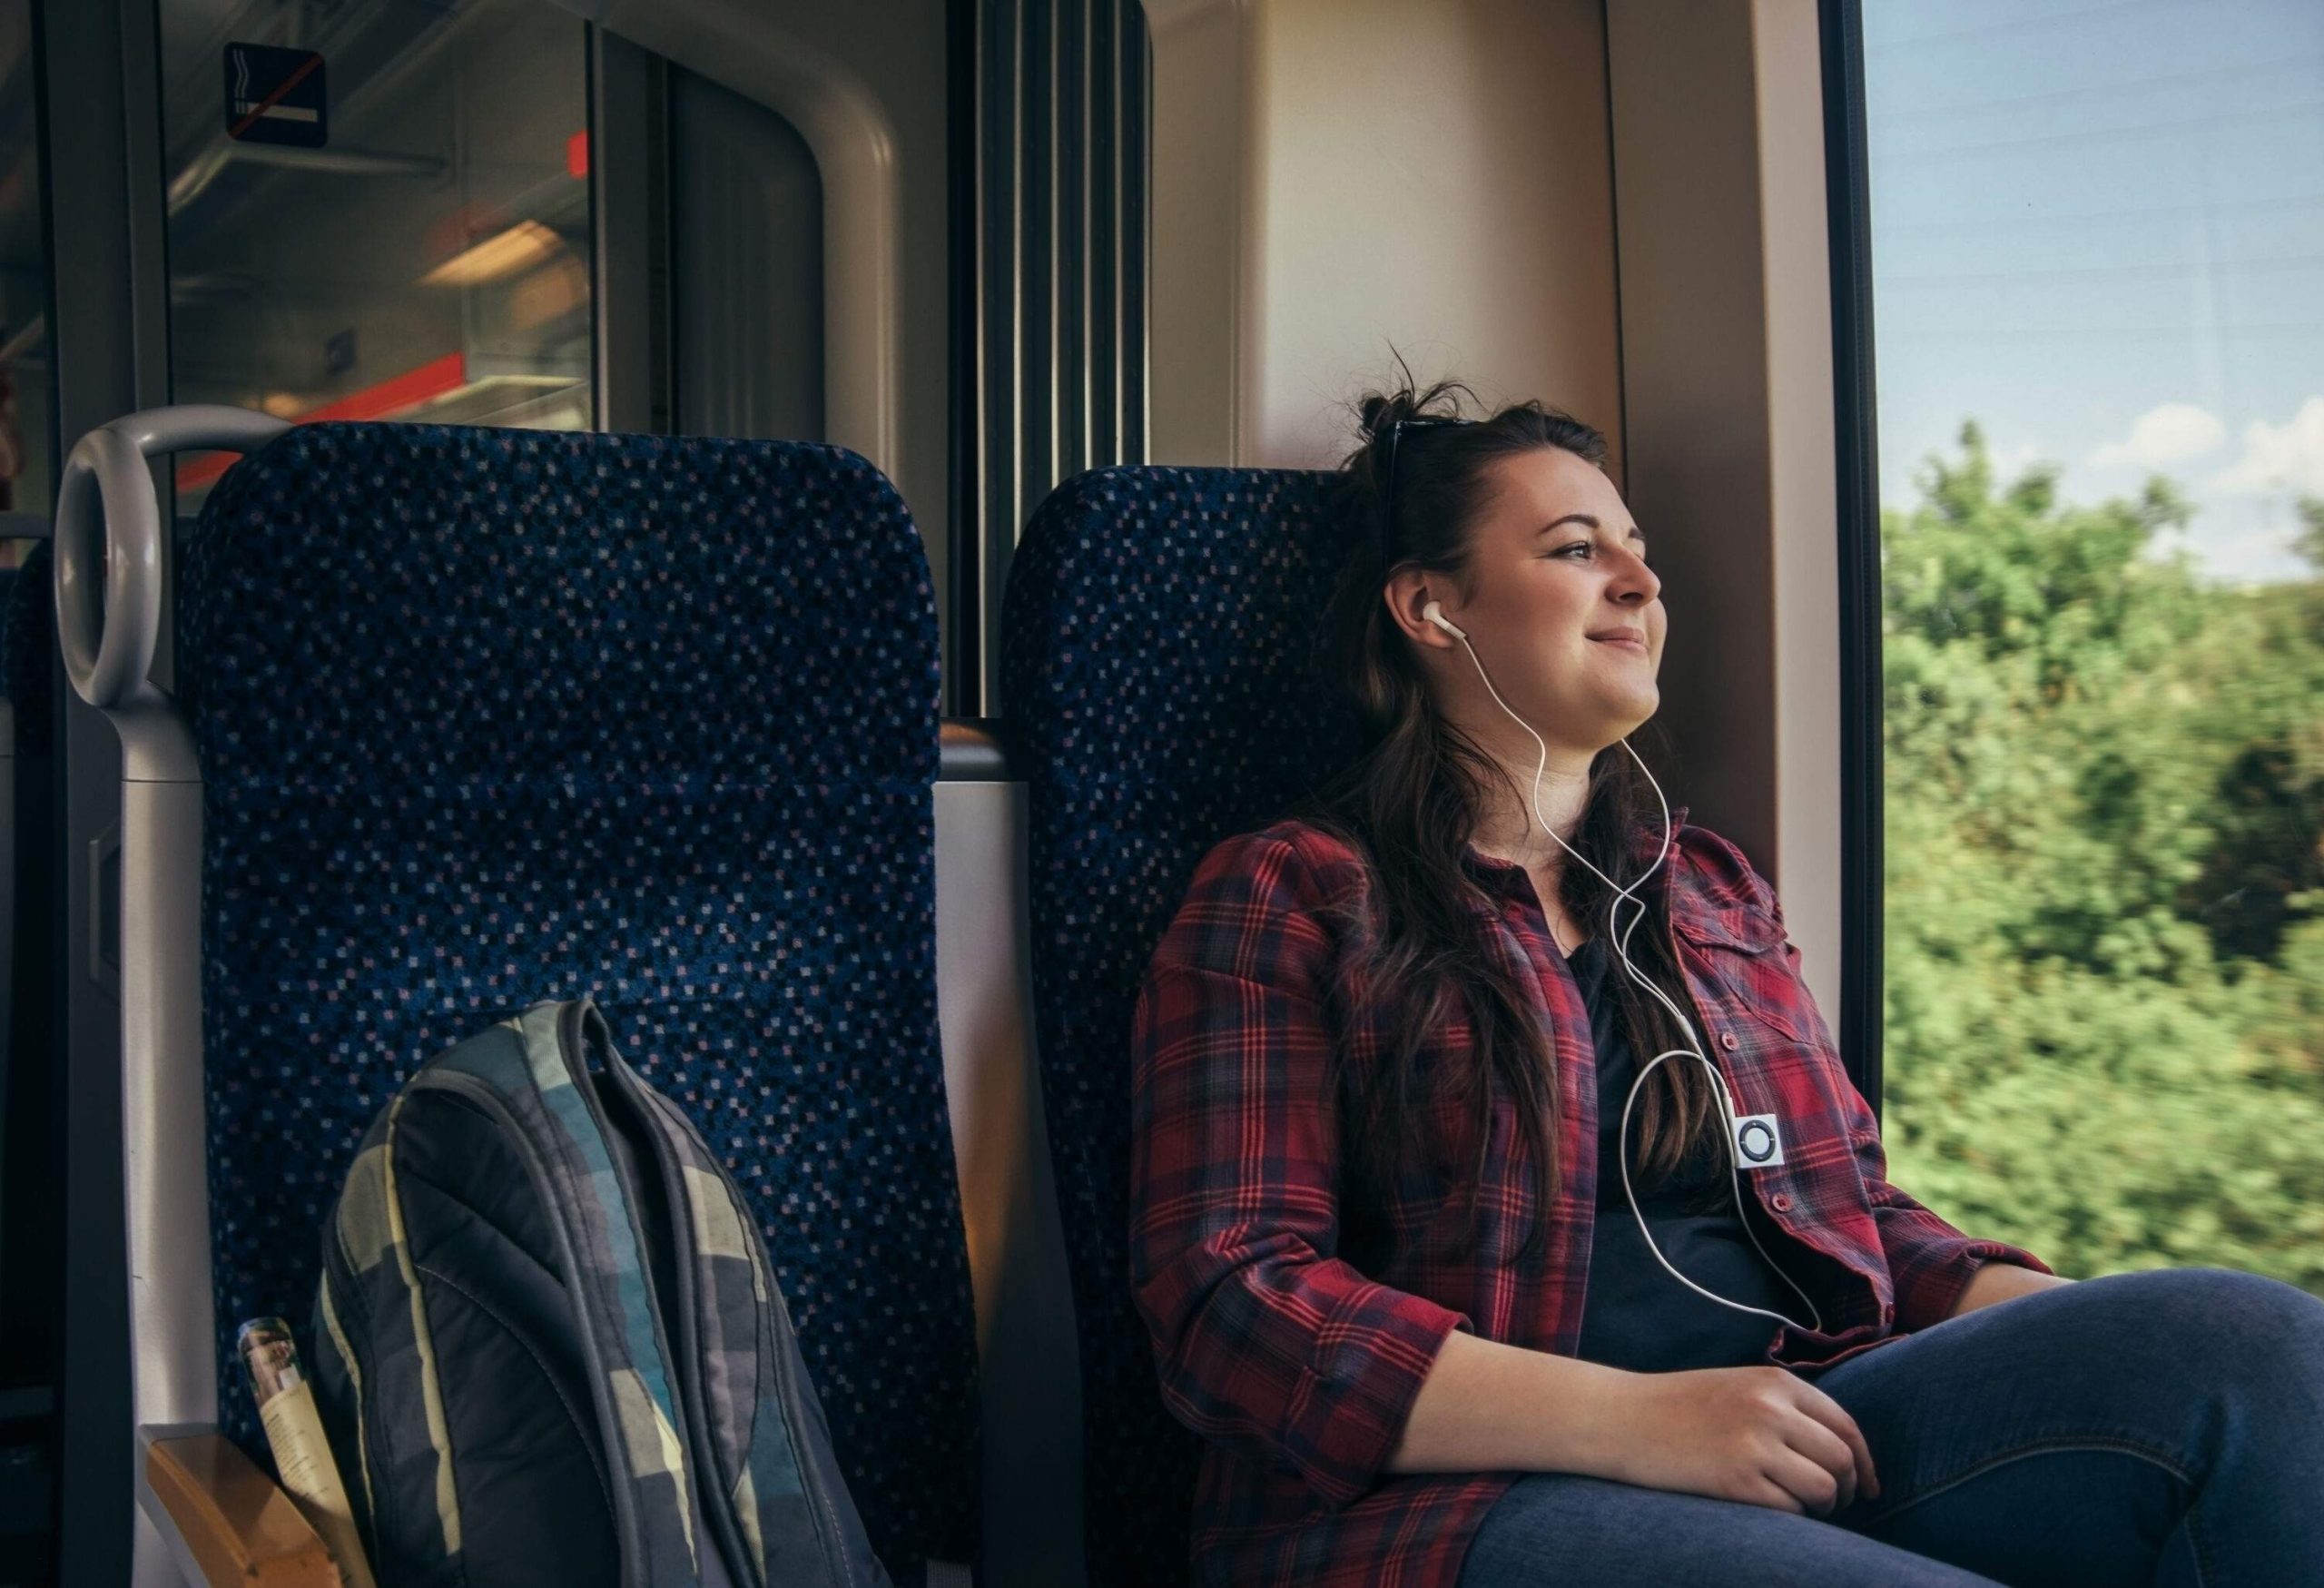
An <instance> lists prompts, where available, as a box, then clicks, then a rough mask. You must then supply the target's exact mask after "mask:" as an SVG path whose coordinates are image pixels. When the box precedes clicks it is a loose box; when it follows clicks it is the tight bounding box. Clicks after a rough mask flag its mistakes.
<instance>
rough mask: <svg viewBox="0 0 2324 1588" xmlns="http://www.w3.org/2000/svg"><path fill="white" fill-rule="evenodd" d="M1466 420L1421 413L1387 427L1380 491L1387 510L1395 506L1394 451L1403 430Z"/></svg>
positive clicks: (1447, 426)
mask: <svg viewBox="0 0 2324 1588" xmlns="http://www.w3.org/2000/svg"><path fill="white" fill-rule="evenodd" d="M1468 422H1469V421H1468V420H1467V419H1449V418H1446V417H1445V416H1443V415H1442V414H1422V415H1419V416H1418V417H1416V418H1413V419H1398V420H1397V421H1396V422H1395V423H1394V424H1393V425H1390V426H1389V427H1388V466H1387V468H1386V469H1385V470H1384V473H1385V474H1386V475H1387V484H1386V486H1385V488H1384V490H1383V491H1382V493H1381V499H1382V500H1384V501H1385V502H1386V503H1387V504H1388V508H1389V511H1391V512H1393V511H1394V510H1395V506H1396V452H1397V449H1398V447H1399V446H1400V445H1401V444H1402V442H1403V439H1404V431H1405V430H1406V429H1415V430H1443V429H1451V428H1452V427H1453V426H1454V425H1465V424H1467V423H1468Z"/></svg>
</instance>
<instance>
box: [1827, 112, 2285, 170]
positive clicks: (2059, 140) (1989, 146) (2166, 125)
mask: <svg viewBox="0 0 2324 1588" xmlns="http://www.w3.org/2000/svg"><path fill="white" fill-rule="evenodd" d="M2317 111H2324V99H2309V100H2302V101H2300V102H2299V104H2280V105H2271V106H2269V107H2267V108H2265V109H2254V110H2234V111H2222V112H2221V113H2219V114H2217V115H2209V116H2188V117H2184V118H2182V119H2181V120H2179V121H2175V122H2149V123H2143V124H2140V123H2133V124H2132V125H2130V126H2125V127H2093V128H2090V129H2088V130H2086V131H2083V132H2075V133H2026V134H2024V136H2021V137H2015V138H1993V139H1988V140H1987V141H1985V142H1984V143H1945V144H1940V145H1938V146H1937V147H1935V148H1931V149H1886V150H1884V149H1882V148H1880V147H1879V146H1878V145H1879V143H1880V137H1879V129H1878V126H1877V124H1876V123H1875V125H1874V127H1873V129H1872V142H1873V144H1874V147H1873V150H1872V164H1873V168H1874V169H1875V170H1877V169H1879V167H1880V166H1881V165H1882V164H1883V163H1894V162H1896V161H1899V160H1931V159H1938V158H1942V157H1943V156H1945V155H1948V154H1976V153H1985V152H1988V151H1991V150H1994V149H2029V148H2035V147H2039V146H2043V145H2050V146H2058V145H2063V144H2068V143H2093V142H2107V141H2113V142H2128V141H2130V140H2132V139H2135V138H2142V137H2152V136H2154V135H2156V134H2159V133H2182V132H2190V131H2194V130H2199V129H2201V128H2204V127H2220V126H2230V125H2233V124H2236V123H2243V122H2268V121H2277V120H2280V119H2281V118H2282V117H2285V116H2290V115H2306V114H2309V113H2313V112H2317Z"/></svg>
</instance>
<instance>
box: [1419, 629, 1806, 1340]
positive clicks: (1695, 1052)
mask: <svg viewBox="0 0 2324 1588" xmlns="http://www.w3.org/2000/svg"><path fill="white" fill-rule="evenodd" d="M1420 615H1421V616H1422V617H1423V618H1424V619H1426V620H1427V621H1428V622H1430V623H1433V624H1434V625H1436V626H1437V627H1439V628H1441V629H1443V631H1444V632H1445V633H1447V634H1449V635H1451V636H1452V637H1453V638H1454V639H1457V640H1459V641H1460V642H1461V645H1462V648H1463V649H1464V650H1466V651H1467V652H1468V653H1469V660H1470V661H1471V662H1472V663H1473V664H1475V666H1476V669H1477V676H1478V677H1480V678H1482V679H1483V680H1484V683H1485V693H1486V694H1488V695H1492V703H1493V704H1494V705H1497V706H1499V707H1501V709H1502V712H1503V713H1504V714H1505V715H1507V716H1508V718H1509V720H1510V721H1512V722H1513V723H1515V724H1516V725H1518V726H1519V727H1521V728H1523V729H1524V730H1525V732H1526V734H1527V735H1530V736H1531V739H1532V741H1533V743H1534V745H1536V746H1538V747H1539V749H1540V750H1541V759H1540V760H1539V761H1538V762H1536V763H1535V764H1534V766H1533V799H1532V805H1533V820H1534V821H1535V822H1536V823H1537V824H1539V825H1540V826H1541V831H1542V832H1543V833H1548V834H1549V836H1550V837H1551V840H1552V841H1554V842H1555V843H1556V844H1557V846H1558V847H1559V848H1560V849H1562V850H1564V851H1565V852H1566V853H1568V854H1570V855H1571V856H1572V857H1573V858H1574V859H1576V860H1578V861H1581V863H1582V864H1583V865H1585V866H1589V867H1590V871H1591V872H1593V873H1596V875H1597V877H1598V880H1599V881H1600V882H1601V883H1605V884H1606V885H1607V886H1608V887H1609V888H1611V889H1612V890H1613V891H1614V893H1613V897H1612V898H1611V899H1610V900H1609V901H1608V902H1607V907H1606V932H1607V936H1608V937H1610V939H1612V941H1613V945H1614V954H1615V957H1616V958H1617V959H1619V960H1620V962H1621V966H1622V969H1623V970H1625V971H1627V972H1630V980H1631V981H1635V982H1637V983H1638V984H1639V986H1640V987H1641V988H1643V989H1645V991H1648V992H1649V993H1651V994H1653V995H1654V998H1655V1001H1657V1002H1659V1003H1660V1004H1661V1005H1662V1007H1663V1008H1664V1009H1666V1010H1669V1011H1670V1017H1671V1018H1672V1019H1673V1020H1675V1021H1678V1022H1679V1029H1680V1030H1681V1031H1685V1032H1686V1033H1687V1041H1688V1042H1689V1044H1690V1045H1689V1046H1688V1047H1684V1048H1672V1049H1670V1050H1669V1051H1667V1052H1662V1053H1657V1054H1656V1055H1655V1056H1654V1057H1653V1058H1652V1059H1651V1060H1649V1061H1648V1062H1647V1063H1646V1064H1645V1065H1644V1066H1642V1067H1641V1068H1640V1070H1639V1072H1638V1077H1637V1079H1636V1080H1632V1081H1631V1082H1630V1096H1628V1097H1626V1098H1624V1099H1623V1100H1622V1122H1621V1125H1620V1133H1619V1134H1618V1136H1617V1137H1616V1139H1617V1141H1618V1142H1619V1143H1620V1150H1619V1151H1618V1152H1617V1153H1616V1155H1615V1164H1616V1166H1617V1167H1618V1168H1619V1169H1620V1170H1621V1173H1622V1194H1623V1196H1625V1197H1626V1198H1629V1200H1630V1217H1631V1218H1635V1219H1637V1220H1638V1230H1639V1234H1640V1235H1641V1236H1643V1237H1645V1238H1646V1249H1647V1250H1649V1252H1652V1253H1653V1254H1654V1260H1655V1261H1656V1262H1658V1263H1660V1264H1661V1265H1662V1267H1663V1269H1664V1270H1665V1271H1666V1272H1667V1273H1669V1276H1670V1277H1672V1278H1673V1279H1676V1280H1678V1281H1679V1284H1681V1285H1684V1286H1685V1287H1687V1288H1688V1289H1689V1290H1691V1291H1693V1292H1694V1293H1695V1294H1696V1295H1698V1296H1700V1297H1704V1298H1706V1299H1707V1300H1710V1301H1716V1302H1718V1304H1719V1305H1720V1306H1721V1307H1732V1308H1733V1309H1734V1310H1735V1311H1737V1312H1748V1313H1755V1314H1757V1315H1758V1316H1759V1317H1771V1318H1774V1319H1775V1320H1776V1321H1777V1322H1778V1323H1782V1324H1787V1325H1789V1326H1790V1327H1793V1328H1795V1329H1797V1328H1799V1327H1801V1326H1800V1325H1799V1324H1798V1323H1797V1322H1795V1321H1794V1320H1793V1319H1791V1318H1788V1317H1785V1316H1784V1315H1783V1314H1781V1313H1779V1312H1770V1311H1768V1309H1767V1308H1766V1307H1746V1306H1744V1305H1743V1303H1741V1302H1739V1301H1729V1300H1728V1298H1727V1297H1724V1296H1720V1295H1718V1294H1716V1293H1715V1292H1713V1291H1709V1290H1706V1289H1705V1288H1703V1287H1701V1286H1700V1285H1698V1284H1696V1283H1695V1282H1694V1281H1693V1280H1692V1279H1689V1278H1688V1277H1686V1276H1685V1275H1684V1274H1681V1273H1680V1272H1679V1270H1678V1269H1677V1268H1675V1267H1671V1266H1670V1259H1669V1258H1666V1257H1664V1256H1663V1255H1662V1248H1660V1247H1659V1246H1657V1245H1655V1243H1654V1232H1653V1231H1652V1230H1651V1229H1649V1228H1647V1223H1646V1211H1645V1209H1643V1208H1640V1206H1639V1205H1638V1193H1637V1191H1636V1190H1635V1189H1632V1187H1631V1185H1630V1110H1631V1108H1632V1107H1633V1106H1634V1105H1635V1104H1636V1103H1637V1102H1638V1094H1639V1089H1640V1087H1643V1086H1644V1085H1645V1084H1646V1078H1647V1077H1648V1076H1649V1075H1651V1074H1653V1073H1654V1068H1655V1066H1656V1065H1658V1064H1660V1063H1661V1062H1662V1061H1663V1060H1666V1059H1691V1060H1694V1061H1695V1062H1696V1063H1698V1064H1699V1065H1701V1066H1702V1067H1703V1068H1704V1069H1705V1070H1708V1071H1709V1074H1710V1079H1711V1084H1712V1085H1713V1086H1715V1087H1717V1088H1718V1104H1719V1111H1720V1114H1721V1116H1722V1119H1723V1121H1724V1123H1725V1125H1726V1127H1727V1132H1726V1133H1727V1148H1728V1159H1729V1161H1731V1162H1732V1163H1733V1164H1734V1166H1735V1169H1734V1175H1733V1179H1734V1188H1735V1211H1736V1216H1737V1217H1738V1218H1743V1233H1744V1234H1745V1235H1747V1236H1749V1237H1750V1238H1751V1245H1752V1247H1753V1248H1755V1249H1757V1250H1758V1254H1759V1256H1760V1258H1762V1259H1764V1260H1765V1261H1766V1263H1767V1265H1768V1267H1770V1268H1772V1269H1774V1270H1775V1274H1776V1277H1777V1278H1779V1279H1781V1280H1782V1281H1783V1282H1784V1283H1785V1284H1787V1285H1788V1286H1790V1287H1791V1288H1792V1293H1793V1294H1794V1295H1796V1296H1797V1297H1799V1299H1800V1300H1802V1301H1805V1302H1807V1316H1808V1317H1810V1318H1812V1319H1814V1320H1815V1332H1817V1333H1819V1334H1820V1333H1821V1332H1823V1327H1824V1318H1823V1315H1822V1314H1821V1313H1820V1312H1818V1311H1817V1307H1816V1302H1815V1299H1814V1298H1813V1297H1810V1296H1809V1295H1808V1294H1807V1291H1805V1290H1802V1289H1801V1288H1800V1287H1799V1284H1798V1281H1797V1280H1795V1279H1794V1278H1792V1277H1791V1276H1790V1275H1789V1274H1787V1273H1785V1272H1784V1271H1783V1268H1782V1267H1781V1266H1780V1265H1778V1264H1777V1262H1776V1260H1775V1259H1774V1258H1770V1257H1768V1248H1765V1247H1763V1246H1760V1245H1759V1237H1758V1233H1757V1232H1756V1231H1754V1230H1753V1229H1752V1228H1751V1224H1750V1220H1749V1219H1748V1218H1745V1217H1744V1209H1743V1180H1742V1173H1743V1163H1742V1149H1741V1147H1740V1145H1739V1141H1740V1138H1739V1136H1738V1127H1739V1126H1741V1125H1742V1124H1743V1122H1744V1121H1743V1119H1742V1118H1741V1117H1740V1116H1741V1110H1738V1108H1737V1107H1736V1106H1735V1096H1734V1094H1733V1093H1732V1092H1731V1091H1729V1090H1728V1086H1727V1078H1726V1077H1725V1076H1724V1075H1722V1074H1720V1073H1719V1070H1718V1065H1716V1064H1714V1063H1712V1062H1711V1061H1710V1060H1709V1059H1706V1058H1704V1057H1703V1055H1702V1052H1701V1050H1700V1048H1699V1042H1700V1041H1701V1039H1700V1038H1699V1037H1697V1036H1696V1035H1695V1028H1694V1022H1693V1021H1689V1020H1688V1019H1687V1016H1686V1013H1685V1011H1682V1010H1680V1009H1679V1005H1678V1003H1677V1002H1676V1001H1673V1000H1672V999H1671V997H1670V996H1669V994H1668V993H1666V992H1664V991H1662V989H1661V988H1659V987H1657V986H1656V985H1655V984H1654V983H1653V982H1651V981H1648V980H1647V979H1646V973H1645V972H1642V971H1640V969H1639V968H1638V966H1637V965H1636V964H1634V963H1632V962H1631V960H1630V933H1631V932H1635V931H1636V930H1637V929H1638V924H1639V922H1641V921H1643V920H1645V919H1646V914H1647V904H1646V901H1645V900H1643V899H1641V898H1640V897H1639V896H1638V890H1639V889H1640V888H1641V887H1643V886H1644V885H1645V883H1646V879H1647V878H1649V877H1650V876H1652V875H1653V874H1654V873H1655V872H1656V871H1657V870H1659V868H1660V867H1661V864H1662V863H1663V861H1664V860H1666V859H1667V858H1669V853H1670V802H1669V801H1668V800H1666V799H1664V798H1663V796H1662V785H1661V784H1659V783H1657V782H1655V779H1654V774H1653V773H1652V772H1650V771H1649V770H1648V769H1647V764H1646V762H1645V761H1644V760H1643V759H1642V758H1641V757H1640V755H1639V753H1638V752H1637V751H1636V750H1631V749H1630V741H1629V740H1628V739H1624V740H1623V741H1622V742H1621V743H1622V748H1623V749H1625V750H1629V751H1630V759H1631V760H1633V761H1636V762H1637V763H1638V769H1639V770H1640V772H1643V773H1645V774H1646V781H1647V783H1648V784H1649V786H1651V787H1652V788H1653V790H1654V797H1655V799H1656V801H1657V802H1658V803H1659V804H1660V805H1661V806H1662V848H1661V851H1660V852H1659V853H1657V854H1656V855H1655V857H1654V863H1653V864H1652V865H1649V866H1648V867H1647V868H1646V870H1645V871H1643V872H1641V873H1639V877H1638V880H1637V881H1636V882H1633V883H1628V884H1627V885H1625V884H1623V883H1617V882H1615V881H1614V879H1613V878H1611V877H1610V876H1608V875H1607V874H1606V873H1604V872H1601V871H1599V870H1598V868H1597V867H1596V866H1594V865H1590V861H1589V859H1588V858H1587V857H1586V856H1584V855H1583V854H1582V853H1581V852H1580V851H1579V850H1577V849H1575V848H1574V847H1573V845H1571V844H1570V843H1567V842H1566V841H1565V840H1564V839H1562V838H1560V837H1558V835H1557V833H1556V832H1555V830H1553V829H1552V828H1551V826H1550V824H1549V821H1548V819H1547V817H1546V816H1545V815H1544V814H1542V811H1541V778H1542V775H1543V774H1544V773H1545V772H1547V770H1548V768H1549V764H1550V747H1549V745H1548V744H1546V743H1545V742H1544V741H1543V740H1542V738H1541V735H1539V734H1537V733H1534V732H1533V725H1532V724H1531V723H1529V722H1527V721H1526V720H1525V719H1524V718H1523V717H1521V716H1519V715H1517V714H1516V713H1515V712H1514V711H1512V710H1510V707H1509V702H1507V701H1505V700H1503V699H1502V697H1501V691H1500V690H1498V689H1495V688H1494V687H1493V685H1492V674H1490V673H1488V672H1486V671H1485V665H1484V663H1483V662H1482V661H1480V660H1479V659H1478V656H1477V647H1476V646H1472V645H1471V644H1469V636H1467V635H1466V634H1464V633H1463V632H1462V630H1461V629H1460V628H1458V627H1457V626H1454V625H1453V623H1452V619H1450V618H1448V617H1446V616H1444V614H1443V611H1441V610H1440V609H1439V608H1438V606H1437V604H1436V603H1435V602H1433V601H1431V602H1430V603H1429V604H1428V605H1427V606H1425V607H1422V608H1421V613H1420ZM1624 904H1633V905H1636V906H1637V907H1638V913H1637V914H1635V915H1633V916H1631V917H1630V920H1629V922H1627V923H1625V922H1622V920H1621V908H1622V906H1623V905H1624ZM1759 1117H1760V1118H1764V1119H1766V1120H1767V1123H1768V1126H1769V1127H1770V1128H1772V1127H1773V1125H1774V1123H1775V1121H1774V1119H1773V1118H1772V1117H1770V1116H1759ZM1781 1161H1782V1159H1781V1158H1780V1157H1778V1158H1775V1159H1765V1160H1763V1162H1765V1163H1780V1162H1781Z"/></svg>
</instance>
